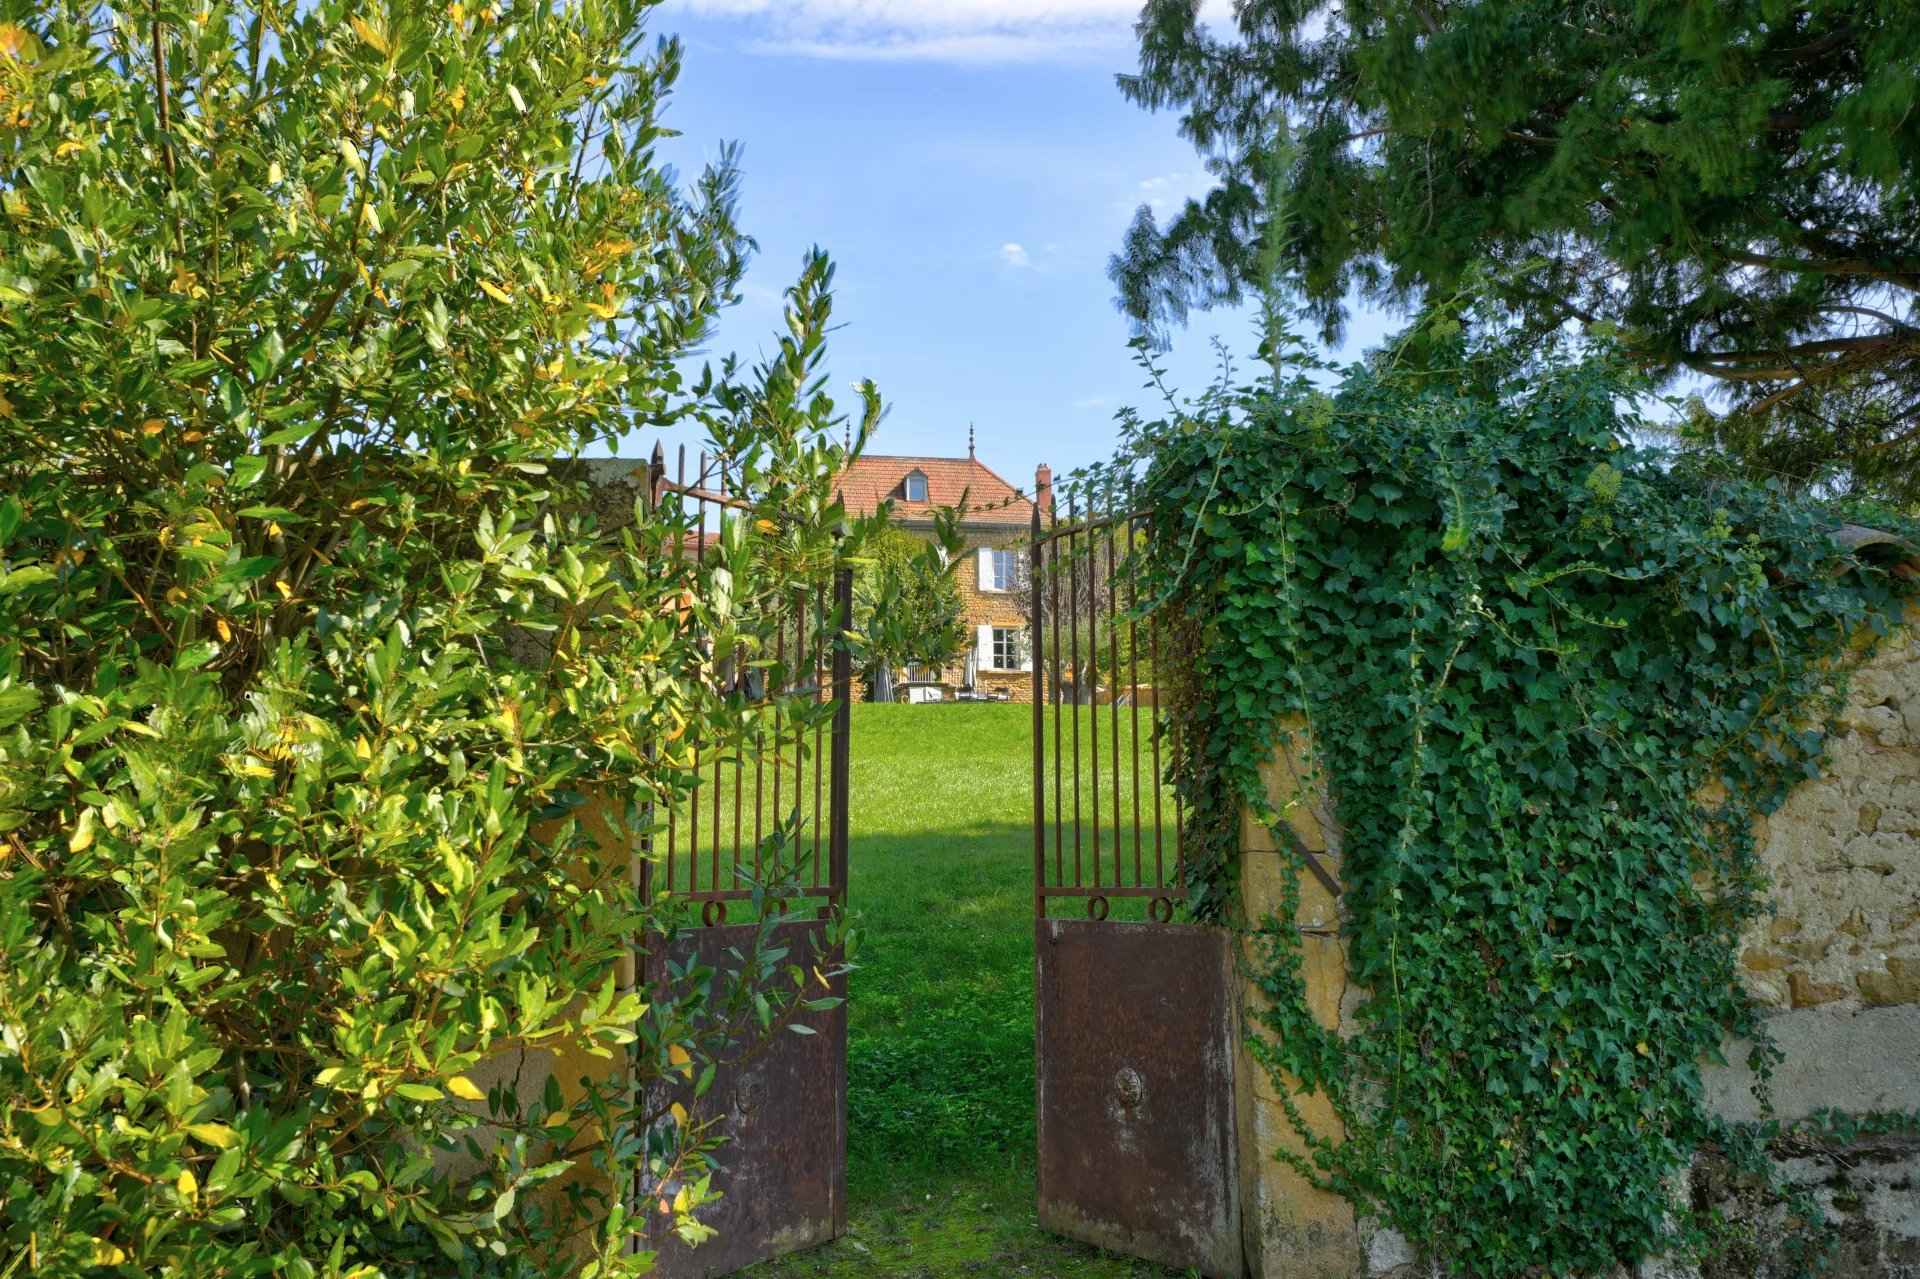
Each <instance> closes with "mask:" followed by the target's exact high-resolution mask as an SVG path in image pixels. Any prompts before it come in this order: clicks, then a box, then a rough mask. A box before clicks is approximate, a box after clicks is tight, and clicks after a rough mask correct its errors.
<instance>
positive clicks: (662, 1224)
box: [631, 449, 853, 1279]
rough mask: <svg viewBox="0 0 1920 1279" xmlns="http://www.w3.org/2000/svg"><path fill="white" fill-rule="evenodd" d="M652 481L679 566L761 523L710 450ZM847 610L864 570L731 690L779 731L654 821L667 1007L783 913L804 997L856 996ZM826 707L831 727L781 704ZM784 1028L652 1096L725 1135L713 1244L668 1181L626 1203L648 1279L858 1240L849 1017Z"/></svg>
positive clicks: (663, 1107)
mask: <svg viewBox="0 0 1920 1279" xmlns="http://www.w3.org/2000/svg"><path fill="white" fill-rule="evenodd" d="M651 471H652V474H651V479H650V483H649V485H648V493H649V500H650V501H651V502H653V503H655V504H656V505H657V504H660V503H668V502H673V503H679V504H680V506H681V507H682V509H683V510H684V511H685V513H686V515H687V517H688V519H687V523H688V527H687V530H686V532H685V533H684V534H679V535H676V536H675V537H674V538H673V539H672V541H673V545H672V547H671V555H672V556H673V557H674V558H680V559H688V560H697V559H699V558H700V557H702V556H704V555H706V554H707V553H708V548H709V546H711V545H712V544H713V540H712V535H710V534H709V532H708V531H707V528H706V525H707V519H708V515H709V512H710V511H717V512H718V518H719V521H720V525H721V528H722V530H724V528H725V525H726V523H727V522H728V521H729V520H731V519H738V518H743V517H744V518H753V519H759V518H761V513H760V512H759V511H758V510H757V509H756V508H755V507H753V506H752V505H751V504H750V503H749V502H747V501H746V500H744V499H743V498H742V497H740V496H739V495H738V494H735V493H730V492H729V491H728V471H727V468H726V466H725V464H724V463H722V462H717V461H716V462H714V463H711V464H710V463H709V462H708V459H707V458H706V457H705V456H704V455H703V456H702V457H701V458H700V459H699V464H698V469H697V471H696V472H695V474H694V476H693V478H692V479H691V480H689V478H688V476H687V468H686V455H685V450H684V449H683V450H682V451H681V455H680V462H679V468H678V473H677V475H676V476H675V477H674V478H671V479H670V478H668V476H667V473H666V465H665V459H664V456H663V455H662V453H661V452H660V451H659V450H658V449H656V450H655V453H654V459H653V464H652V468H651ZM696 576H697V575H696ZM852 609H853V572H852V569H851V567H849V566H848V565H846V564H845V563H844V562H843V563H841V564H840V565H839V566H837V567H836V568H835V570H834V571H833V573H832V574H831V576H830V577H827V578H823V580H821V581H819V582H818V583H816V584H814V585H813V586H811V587H809V588H808V589H807V590H805V591H803V592H797V593H796V594H795V596H794V598H793V599H792V600H791V602H790V603H789V604H788V605H787V606H786V607H785V608H784V609H783V610H782V615H781V616H780V617H779V618H778V620H777V624H776V625H775V626H774V627H773V631H774V636H773V640H772V643H771V646H770V648H771V651H770V653H769V656H770V657H771V658H772V659H773V660H772V661H771V663H770V664H769V663H761V664H757V665H753V666H749V667H745V668H742V669H739V670H737V671H734V672H732V674H731V676H730V678H731V684H730V686H729V688H728V689H727V690H725V695H728V696H734V697H743V698H746V699H748V700H751V701H758V702H765V703H769V704H773V705H774V706H775V709H774V710H773V713H772V714H771V716H770V722H769V727H768V729H767V731H766V732H765V733H763V734H761V735H759V736H757V737H756V738H755V739H754V740H752V741H746V742H731V743H715V742H705V741H700V740H695V741H693V742H692V743H691V749H690V770H691V774H692V777H691V789H690V794H689V795H688V796H687V798H686V800H685V801H684V803H683V804H682V805H677V806H675V807H674V808H673V809H671V810H669V811H668V812H667V813H666V814H665V815H664V817H665V820H664V822H657V823H656V824H655V829H656V832H657V833H656V835H655V837H654V838H653V839H652V840H651V841H650V843H649V847H648V848H647V850H646V856H645V857H643V859H642V861H641V872H640V876H641V892H642V896H643V897H645V898H649V899H650V898H652V897H653V896H654V895H656V894H658V893H661V892H665V893H667V894H669V895H670V896H671V897H673V898H675V899H676V900H678V901H680V902H683V903H685V905H686V907H687V908H688V911H689V913H690V914H691V916H692V919H693V926H691V927H688V928H686V929H685V930H683V931H682V932H680V933H678V934H677V935H675V936H673V937H671V938H665V939H663V938H659V937H654V938H650V939H648V942H647V944H646V946H645V947H644V948H643V949H644V951H645V953H644V955H643V956H642V958H641V961H640V968H641V972H642V980H643V982H645V983H647V984H649V985H651V986H654V987H656V988H658V989H659V990H660V991H661V994H662V997H666V996H667V992H669V991H671V990H672V989H673V988H675V987H676V986H677V985H678V984H681V983H685V982H689V981H693V980H696V977H695V973H696V970H703V969H704V970H728V969H729V968H731V969H732V970H734V971H736V972H737V971H738V970H739V969H740V966H741V965H740V963H739V962H738V961H735V960H733V959H732V958H731V956H732V955H734V954H742V955H744V954H746V953H750V952H751V950H752V948H753V946H754V943H755V940H756V934H757V933H758V931H759V929H760V927H761V925H762V923H763V922H764V919H765V918H766V917H762V916H760V915H756V914H755V911H756V908H758V909H759V910H760V911H765V912H778V916H779V920H778V922H777V923H774V924H772V927H773V929H774V933H775V936H776V938H777V939H778V942H779V943H780V944H782V945H784V946H786V947H787V948H788V951H789V953H788V955H787V957H786V958H785V959H784V960H783V961H782V966H783V967H784V966H785V965H787V964H796V965H799V966H800V968H801V970H802V971H804V972H813V973H816V974H820V975H824V976H825V977H826V980H827V988H825V989H818V988H815V989H809V991H808V992H807V994H808V997H809V998H812V999H825V998H836V999H841V1000H844V998H845V996H846V978H845V976H844V974H843V973H842V972H840V971H839V969H840V959H841V957H840V956H839V955H838V954H837V953H831V952H829V951H828V950H827V947H828V941H827V939H828V937H829V932H830V930H829V921H831V920H832V919H833V918H834V917H835V916H837V915H838V913H839V912H841V911H842V910H843V909H844V907H845V905H846V891H847V851H848V839H849V830H848V803H849V783H848V778H849V762H850V758H851V740H852V718H851V712H850V701H851V694H852V681H853V666H852V653H851V650H850V649H849V648H848V646H847V641H846V639H845V628H846V621H845V619H848V618H850V617H851V616H852ZM828 701H831V702H832V703H833V713H832V717H831V721H830V723H829V724H826V725H822V724H821V723H820V721H819V717H818V716H813V715H809V716H806V717H805V718H804V719H803V718H801V717H799V716H798V714H797V713H796V712H794V711H792V710H791V709H790V710H789V711H788V712H787V713H786V714H785V715H783V714H782V712H781V711H780V710H779V709H777V707H778V706H780V705H784V706H786V707H789V708H793V707H795V706H799V705H806V704H811V703H824V702H828ZM662 828H664V829H662ZM782 868H784V869H785V870H786V871H787V872H789V873H797V878H796V879H794V880H793V881H791V882H790V888H791V893H790V895H788V896H785V897H782V898H779V899H777V900H776V899H770V898H769V896H768V894H767V892H766V889H765V885H766V883H767V881H768V879H769V878H771V877H772V875H773V874H774V873H775V872H776V870H778V869H782ZM767 917H771V916H767ZM708 980H712V978H711V977H709V978H708ZM790 1020H791V1021H792V1022H794V1023H797V1024H799V1025H801V1026H802V1027H804V1028H805V1029H806V1030H808V1031H810V1032H811V1033H806V1034H797V1033H790V1032H788V1031H787V1030H786V1029H785V1027H784V1025H782V1026H780V1027H777V1028H776V1029H775V1030H774V1032H773V1034H772V1037H771V1038H770V1039H768V1040H766V1041H765V1042H764V1043H760V1044H758V1045H756V1046H755V1047H754V1048H753V1049H752V1050H751V1051H746V1052H743V1053H742V1054H741V1055H740V1056H739V1057H738V1058H736V1059H730V1060H727V1061H724V1062H720V1063H716V1064H717V1066H718V1070H717V1073H716V1074H715V1077H714V1079H713V1082H712V1084H711V1086H710V1087H709V1088H708V1089H707V1091H706V1092H705V1094H704V1095H703V1096H700V1097H698V1098H696V1097H695V1096H694V1090H693V1089H692V1087H691V1085H690V1084H687V1083H684V1082H679V1083H677V1086H676V1085H665V1084H663V1085H661V1086H660V1087H659V1089H658V1090H657V1094H656V1095H651V1096H649V1097H648V1098H647V1101H648V1105H647V1107H646V1109H647V1111H648V1112H649V1113H658V1114H664V1113H666V1112H667V1110H668V1108H669V1107H670V1106H671V1105H672V1104H673V1103H674V1102H676V1101H677V1102H680V1103H681V1104H682V1105H683V1106H685V1107H686V1109H687V1110H688V1111H689V1112H691V1113H693V1114H694V1115H695V1118H696V1120H697V1121H701V1122H704V1121H706V1120H714V1121H716V1127H717V1129H718V1131H719V1132H720V1134H721V1135H722V1136H723V1137H724V1144H723V1145H722V1146H721V1147H720V1148H719V1149H718V1150H717V1151H716V1152H715V1153H714V1155H713V1162H714V1164H715V1169H714V1173H713V1183H712V1185H713V1188H714V1189H715V1190H717V1191H719V1192H720V1196H721V1197H720V1198H719V1199H718V1201H717V1202H716V1203H715V1204H714V1205H713V1206H712V1208H711V1209H710V1210H704V1211H702V1213H701V1214H700V1219H701V1221H702V1222H704V1223H705V1224H706V1225H708V1226H711V1227H712V1228H713V1229H714V1230H715V1232H716V1234H715V1236H714V1237H713V1238H711V1239H710V1240H708V1241H707V1242H706V1243H703V1244H701V1245H699V1246H698V1247H689V1246H687V1245H686V1244H684V1243H683V1242H681V1241H680V1240H679V1239H678V1238H677V1237H675V1236H673V1235H672V1233H671V1230H670V1226H671V1214H662V1213H660V1212H659V1211H658V1204H657V1203H655V1202H653V1201H652V1196H653V1194H654V1193H655V1191H656V1189H657V1188H652V1187H648V1186H645V1185H643V1184H642V1179H641V1177H640V1176H639V1175H638V1174H636V1177H635V1182H634V1185H633V1187H632V1193H631V1198H632V1199H633V1204H632V1207H633V1211H634V1218H635V1220H636V1221H637V1222H640V1223H643V1224H642V1226H641V1228H642V1230H643V1231H644V1232H645V1233H644V1234H642V1235H641V1236H639V1237H636V1238H635V1239H634V1241H633V1243H634V1247H635V1248H636V1249H639V1250H644V1251H649V1252H654V1253H656V1269H655V1271H654V1272H653V1273H655V1274H658V1275H660V1276H662V1277H663V1279H710V1277H711V1276H717V1275H726V1274H731V1273H733V1272H734V1271H737V1270H740V1269H743V1268H745V1267H747V1266H750V1265H753V1264H755V1263H756V1262H760V1261H764V1260H768V1259H770V1258H773V1257H777V1256H781V1255H784V1254H786V1253H790V1252H795V1251H798V1250H801V1249H804V1248H811V1247H815V1246H817V1245H820V1244H824V1243H827V1242H830V1241H831V1240H833V1239H837V1238H839V1237H840V1236H841V1235H843V1234H845V1233H846V1229H847V1202H846V1171H847V1015H846V1006H845V1004H844V1003H841V1004H839V1005H838V1006H836V1007H834V1008H831V1009H823V1010H811V1011H799V1012H797V1013H796V1014H795V1015H794V1016H792V1017H791V1018H790Z"/></svg>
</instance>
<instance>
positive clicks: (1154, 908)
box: [1147, 897, 1173, 924]
mask: <svg viewBox="0 0 1920 1279" xmlns="http://www.w3.org/2000/svg"><path fill="white" fill-rule="evenodd" d="M1147 918H1148V919H1151V920H1152V921H1153V922H1154V923H1156V924H1171V923H1172V922H1173V898H1171V897H1156V898H1154V899H1153V900H1152V901H1150V902H1148V903H1147Z"/></svg>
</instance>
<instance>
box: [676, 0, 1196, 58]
mask: <svg viewBox="0 0 1920 1279" xmlns="http://www.w3.org/2000/svg"><path fill="white" fill-rule="evenodd" d="M670 7H677V8H678V9H680V10H681V11H682V12H687V13H693V14H699V15H703V16H708V17H723V18H735V19H741V20H745V21H747V22H749V23H751V24H752V27H753V28H754V32H755V38H754V41H753V47H755V48H756V49H759V50H761V51H763V52H770V53H786V54H795V55H800V56H806V57H815V58H839V59H861V60H883V59H884V60H905V59H919V60H923V61H928V60H937V61H943V62H1017V61H1034V60H1039V59H1059V58H1072V57H1076V56H1087V55H1091V54H1099V55H1102V56H1105V57H1111V56H1113V55H1115V54H1124V53H1125V52H1127V51H1128V50H1130V48H1131V46H1132V43H1133V24H1134V22H1135V21H1137V20H1138V19H1139V17H1140V0H674V5H673V6H670ZM1228 11H1229V0H1207V3H1206V6H1205V9H1204V10H1203V12H1204V14H1205V16H1206V17H1207V19H1208V20H1209V21H1218V20H1220V19H1221V18H1223V17H1225V16H1226V15H1227V13H1228Z"/></svg>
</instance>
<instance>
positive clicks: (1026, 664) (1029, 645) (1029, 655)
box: [1020, 629, 1033, 671]
mask: <svg viewBox="0 0 1920 1279" xmlns="http://www.w3.org/2000/svg"><path fill="white" fill-rule="evenodd" d="M1020 669H1021V670H1023V671H1030V670H1032V669H1033V631H1032V630H1031V629H1028V630H1025V631H1022V632H1020Z"/></svg>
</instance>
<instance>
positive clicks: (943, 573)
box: [853, 510, 967, 690]
mask: <svg viewBox="0 0 1920 1279" xmlns="http://www.w3.org/2000/svg"><path fill="white" fill-rule="evenodd" d="M934 518H935V529H934V538H933V540H932V541H924V540H922V539H920V538H917V537H914V536H913V535H912V534H910V533H906V532H903V531H901V530H900V529H897V528H891V527H890V528H887V529H885V530H883V531H882V532H880V533H879V534H877V535H876V536H874V537H873V538H871V539H870V540H869V541H868V542H867V545H866V554H867V556H868V557H869V562H868V563H867V564H865V565H863V566H862V568H861V570H860V573H859V576H858V577H856V578H855V579H854V592H853V616H854V629H855V631H856V632H857V633H858V635H859V636H860V640H861V642H862V660H863V662H864V664H865V669H866V672H867V687H868V688H869V689H870V690H871V689H878V688H879V687H880V686H881V679H882V673H883V672H887V673H891V672H893V671H896V670H898V669H900V668H901V667H903V666H909V665H926V666H932V667H943V666H946V665H948V664H950V663H951V662H953V661H954V659H955V658H957V657H958V656H959V655H960V653H961V652H962V651H963V650H964V649H965V648H966V643H967V627H966V616H965V610H964V609H963V608H962V607H961V604H960V588H959V586H958V585H957V584H956V583H955V581H954V571H955V570H956V569H957V568H958V566H959V565H960V563H961V559H962V556H963V554H964V545H963V543H962V541H961V538H960V531H959V524H958V519H959V516H958V513H957V512H955V511H952V510H943V511H940V512H938V513H936V515H935V517H934Z"/></svg>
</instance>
